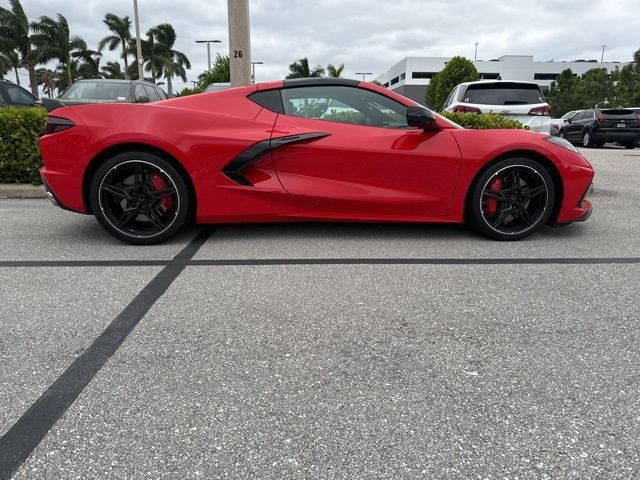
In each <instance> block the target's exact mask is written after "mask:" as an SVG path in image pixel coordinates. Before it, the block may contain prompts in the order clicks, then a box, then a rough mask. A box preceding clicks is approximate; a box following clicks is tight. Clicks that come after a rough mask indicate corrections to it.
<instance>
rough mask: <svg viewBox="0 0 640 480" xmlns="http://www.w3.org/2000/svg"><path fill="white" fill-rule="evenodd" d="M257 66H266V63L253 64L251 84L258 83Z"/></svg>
mask: <svg viewBox="0 0 640 480" xmlns="http://www.w3.org/2000/svg"><path fill="white" fill-rule="evenodd" d="M256 65H264V62H251V83H256Z"/></svg>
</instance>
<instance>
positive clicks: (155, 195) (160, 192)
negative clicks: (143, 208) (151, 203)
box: [149, 187, 176, 200]
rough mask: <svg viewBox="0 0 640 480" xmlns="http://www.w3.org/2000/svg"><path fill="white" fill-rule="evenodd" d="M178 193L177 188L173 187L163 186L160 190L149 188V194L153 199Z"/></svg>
mask: <svg viewBox="0 0 640 480" xmlns="http://www.w3.org/2000/svg"><path fill="white" fill-rule="evenodd" d="M174 193H176V189H175V188H173V187H168V188H162V189H160V190H149V196H150V197H151V198H153V199H156V200H157V199H160V198H165V197H168V196H170V195H173V194H174Z"/></svg>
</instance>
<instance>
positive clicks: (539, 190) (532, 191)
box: [522, 185, 547, 198]
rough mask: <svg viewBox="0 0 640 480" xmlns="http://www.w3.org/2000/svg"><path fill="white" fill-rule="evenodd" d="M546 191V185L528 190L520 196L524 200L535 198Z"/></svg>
mask: <svg viewBox="0 0 640 480" xmlns="http://www.w3.org/2000/svg"><path fill="white" fill-rule="evenodd" d="M546 191H547V187H546V185H540V186H539V187H533V188H528V189H526V190H525V191H523V192H522V195H523V196H524V197H526V198H535V197H537V196H539V195H542V194H543V193H545V192H546Z"/></svg>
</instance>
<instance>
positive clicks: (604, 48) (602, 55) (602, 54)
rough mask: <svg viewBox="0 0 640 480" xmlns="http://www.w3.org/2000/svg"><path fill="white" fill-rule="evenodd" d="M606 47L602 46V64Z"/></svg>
mask: <svg viewBox="0 0 640 480" xmlns="http://www.w3.org/2000/svg"><path fill="white" fill-rule="evenodd" d="M605 47H606V45H602V57H600V63H604V49H605Z"/></svg>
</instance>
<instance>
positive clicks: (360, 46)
mask: <svg viewBox="0 0 640 480" xmlns="http://www.w3.org/2000/svg"><path fill="white" fill-rule="evenodd" d="M138 3H139V10H140V21H141V29H142V31H143V32H145V31H146V30H147V29H148V28H149V27H151V26H153V25H156V24H159V23H165V22H168V23H171V24H173V25H174V27H175V29H176V31H177V35H178V41H177V45H176V48H177V49H178V50H180V51H182V52H184V53H186V54H187V56H188V57H189V59H190V60H191V62H192V69H191V71H190V72H189V73H188V79H189V80H195V79H197V77H198V74H199V73H201V72H202V71H203V70H204V69H205V68H206V62H207V55H206V47H205V46H204V45H200V44H195V43H194V41H195V40H197V39H203V38H208V39H220V40H222V41H223V43H222V45H221V46H218V47H215V48H214V52H215V51H219V52H221V53H228V27H227V0H178V1H176V0H138ZM22 4H23V6H24V8H25V10H26V12H27V15H28V16H29V17H30V18H31V19H36V18H37V17H39V16H41V15H48V16H52V17H53V16H55V14H56V13H61V14H62V15H64V16H65V17H67V20H68V21H69V24H70V27H71V30H72V33H74V34H77V35H80V36H81V37H83V38H84V39H85V41H86V42H87V43H88V44H89V46H90V48H96V45H97V43H98V42H99V40H100V39H101V38H102V37H103V36H105V35H107V33H108V32H107V30H106V27H105V26H104V25H103V24H102V19H103V18H104V14H105V13H107V12H112V13H115V14H117V15H120V16H124V15H129V16H130V17H132V18H133V0H22ZM0 5H2V6H4V7H8V1H7V0H0ZM639 11H640V5H639V3H638V0H592V1H590V2H578V3H576V2H563V1H562V0H537V1H535V2H532V1H530V0H527V1H522V0H512V1H505V0H385V1H376V0H374V1H371V0H369V1H364V0H317V1H313V0H250V13H251V43H252V50H253V52H252V56H253V60H256V61H262V62H264V65H258V66H257V70H256V77H257V80H258V81H265V80H271V79H279V78H283V76H284V75H286V72H287V70H288V65H289V64H290V63H291V62H292V61H293V60H295V59H297V58H300V57H304V56H307V57H308V58H309V61H310V62H311V63H312V64H313V65H316V64H322V65H326V64H327V63H333V64H340V63H344V64H345V65H346V68H345V73H344V76H347V77H355V72H360V71H367V72H374V74H375V75H378V74H380V73H382V72H385V71H386V70H388V68H389V67H390V66H391V65H393V64H394V63H396V62H398V61H399V60H401V59H402V58H404V57H406V56H453V55H464V56H467V57H470V58H472V57H473V53H474V43H476V42H479V44H480V45H479V47H478V48H479V50H478V58H479V59H484V60H488V59H492V58H497V57H499V56H501V55H505V54H528V55H534V57H535V59H536V60H540V61H546V60H551V59H556V60H574V59H599V58H600V54H601V48H600V46H601V45H602V44H607V45H608V46H607V48H606V52H605V60H612V61H613V60H618V61H629V60H630V59H631V57H632V55H633V52H634V51H636V50H637V49H638V48H640V37H639V36H638V23H637V17H638V16H637V14H638V13H639ZM212 47H214V46H213V45H212ZM116 57H117V55H116V54H114V53H113V52H106V54H105V56H104V57H103V63H104V62H106V61H108V60H114V59H116ZM375 75H374V76H375ZM21 76H22V78H23V79H24V80H25V82H24V83H26V78H27V76H26V73H23V74H21ZM177 83H178V85H177V87H178V88H180V87H181V86H182V82H181V81H178V82H177Z"/></svg>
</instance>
